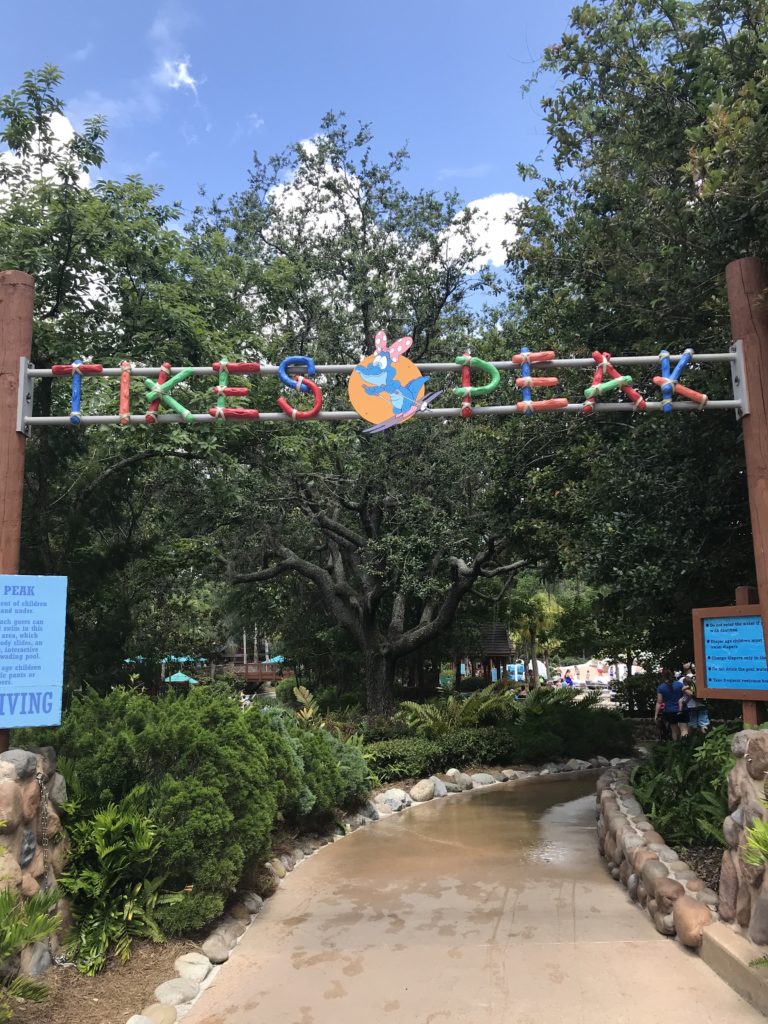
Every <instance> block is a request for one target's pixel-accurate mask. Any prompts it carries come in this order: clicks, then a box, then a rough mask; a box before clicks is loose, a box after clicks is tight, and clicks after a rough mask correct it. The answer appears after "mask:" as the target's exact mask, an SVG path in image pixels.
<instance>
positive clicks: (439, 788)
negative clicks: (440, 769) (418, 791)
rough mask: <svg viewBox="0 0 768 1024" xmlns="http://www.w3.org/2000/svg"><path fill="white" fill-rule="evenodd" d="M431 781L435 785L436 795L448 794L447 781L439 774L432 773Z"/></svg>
mask: <svg viewBox="0 0 768 1024" xmlns="http://www.w3.org/2000/svg"><path fill="white" fill-rule="evenodd" d="M429 781H430V782H431V783H432V785H433V786H434V787H435V796H436V797H443V796H448V790H447V789H446V786H445V783H444V782H443V780H442V779H439V778H438V777H437V775H430V777H429Z"/></svg>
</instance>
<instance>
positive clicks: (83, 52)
mask: <svg viewBox="0 0 768 1024" xmlns="http://www.w3.org/2000/svg"><path fill="white" fill-rule="evenodd" d="M92 53H93V43H86V44H85V46H81V47H80V49H79V50H75V52H74V53H73V54H72V60H86V58H88V57H90V55H91V54H92Z"/></svg>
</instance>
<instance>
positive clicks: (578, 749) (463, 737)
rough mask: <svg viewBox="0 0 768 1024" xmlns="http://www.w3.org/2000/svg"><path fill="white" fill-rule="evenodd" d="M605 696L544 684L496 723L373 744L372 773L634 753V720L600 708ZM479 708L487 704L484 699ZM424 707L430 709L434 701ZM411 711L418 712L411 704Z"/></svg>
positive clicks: (408, 773)
mask: <svg viewBox="0 0 768 1024" xmlns="http://www.w3.org/2000/svg"><path fill="white" fill-rule="evenodd" d="M477 696H478V697H480V696H481V695H480V694H478V695H477ZM470 699H471V698H470ZM599 699H600V698H599V696H598V695H594V696H593V695H588V696H586V697H583V698H579V696H578V695H577V694H575V693H574V692H573V691H572V690H546V689H543V688H542V689H539V690H536V691H534V692H533V693H531V695H530V696H529V697H528V698H526V700H525V701H522V702H520V703H519V704H518V705H516V706H515V707H514V713H513V714H512V715H511V717H509V718H507V720H506V721H505V720H503V719H502V720H501V721H500V722H498V724H496V725H492V726H475V727H474V728H466V727H457V728H453V729H451V728H443V727H442V723H441V727H440V731H439V732H435V733H433V734H432V735H431V736H430V737H429V738H427V737H425V736H411V737H402V738H395V739H385V740H378V741H376V742H372V743H368V744H367V746H366V748H365V756H366V759H367V761H368V764H369V767H370V769H371V771H372V772H373V773H374V774H375V775H376V776H377V777H378V778H380V779H381V780H382V781H383V782H388V781H391V780H393V779H397V778H404V777H405V778H412V777H416V776H420V775H431V774H432V773H434V772H438V771H445V770H446V769H448V768H450V767H459V766H461V765H469V764H500V763H504V762H506V763H512V762H514V761H519V762H526V761H532V762H537V761H548V760H552V759H553V758H556V757H561V756H566V757H581V758H586V757H594V756H595V755H597V754H603V755H605V756H607V757H618V756H626V755H627V754H630V753H631V752H632V726H631V724H630V723H629V722H625V721H624V720H623V719H622V718H621V716H620V715H618V714H617V713H616V712H615V711H611V710H609V709H606V708H602V707H597V706H596V704H597V702H598V701H599ZM478 706H479V707H482V701H479V702H478ZM416 707H419V705H416ZM424 707H425V708H427V709H429V708H431V707H433V705H424ZM501 707H502V708H503V713H504V715H508V714H509V711H508V709H507V707H506V705H501ZM438 710H439V709H438ZM406 713H407V714H412V713H414V712H413V711H412V709H411V708H408V709H407V711H406ZM419 721H420V722H425V721H426V722H429V723H430V724H431V722H432V718H431V717H429V715H426V716H424V717H423V718H419Z"/></svg>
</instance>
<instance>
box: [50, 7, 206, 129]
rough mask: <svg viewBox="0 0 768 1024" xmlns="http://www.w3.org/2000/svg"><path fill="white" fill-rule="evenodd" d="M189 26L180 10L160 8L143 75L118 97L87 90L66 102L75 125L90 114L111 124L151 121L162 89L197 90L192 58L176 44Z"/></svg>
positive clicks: (159, 108)
mask: <svg viewBox="0 0 768 1024" xmlns="http://www.w3.org/2000/svg"><path fill="white" fill-rule="evenodd" d="M190 23H191V18H190V16H189V15H188V14H187V12H186V11H184V10H183V9H181V8H179V7H176V6H174V5H172V4H166V5H165V6H164V7H163V8H161V10H160V12H159V13H158V14H157V16H156V17H155V19H154V21H153V22H152V24H151V25H150V27H149V30H148V32H147V39H148V41H149V45H150V49H151V51H152V54H151V56H150V57H149V61H148V64H149V66H148V67H147V68H146V70H145V72H144V74H143V75H142V76H141V77H139V78H138V79H136V80H134V81H133V82H132V83H131V85H130V86H129V88H128V90H127V92H126V93H125V94H123V95H121V96H120V97H112V96H105V95H103V94H102V93H100V92H97V91H93V90H89V91H88V92H85V93H83V94H82V95H81V96H78V97H75V98H74V99H72V100H70V101H69V102H68V103H67V111H68V113H69V115H70V116H71V117H72V119H73V120H74V121H75V123H76V124H82V122H83V121H84V120H85V118H86V117H90V116H91V115H92V114H94V113H99V114H103V115H104V116H105V117H106V118H107V120H108V121H110V122H112V123H113V124H130V123H133V122H135V121H147V120H152V119H153V118H156V117H158V116H159V115H160V113H161V111H162V100H161V93H162V92H163V91H164V90H165V89H173V90H174V91H175V92H179V91H181V92H187V91H189V92H191V93H192V94H193V95H194V96H195V98H197V90H198V87H199V86H200V85H202V83H203V81H204V79H201V78H196V77H195V76H194V75H193V74H192V59H191V57H190V56H189V54H188V53H187V52H186V50H185V47H184V46H183V45H182V43H181V41H180V36H181V33H182V31H183V30H184V29H185V28H186V27H187V25H189V24H190ZM90 47H91V44H90V43H89V44H88V45H87V46H86V47H84V48H83V50H82V51H80V50H78V51H77V54H76V55H75V58H76V59H79V56H78V55H79V54H81V53H82V55H83V58H82V59H84V58H85V56H87V54H88V53H89V52H90Z"/></svg>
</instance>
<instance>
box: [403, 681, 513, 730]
mask: <svg viewBox="0 0 768 1024" xmlns="http://www.w3.org/2000/svg"><path fill="white" fill-rule="evenodd" d="M517 713H518V709H517V708H516V707H515V700H514V696H513V695H512V694H511V693H498V692H497V691H496V690H494V689H493V687H491V686H488V687H486V688H485V689H484V690H478V691H477V692H476V693H473V694H471V695H470V696H469V697H457V696H455V695H454V694H452V693H451V694H449V695H448V696H447V697H441V698H439V699H438V700H435V701H431V702H430V703H429V704H417V703H415V702H414V701H410V700H406V701H403V703H402V704H401V705H400V709H399V711H398V712H397V716H396V717H397V718H399V719H401V720H402V721H404V722H406V724H407V725H408V728H409V729H411V730H412V731H413V732H415V733H416V734H417V735H419V736H426V737H427V738H428V739H437V738H438V737H439V736H445V735H447V734H448V733H450V732H453V731H454V730H456V729H461V728H466V727H473V726H478V725H490V724H492V723H496V722H501V721H504V720H507V721H511V720H512V719H513V718H514V717H516V715H517Z"/></svg>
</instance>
